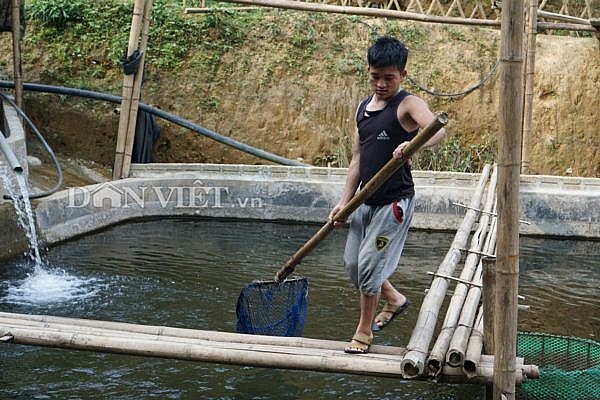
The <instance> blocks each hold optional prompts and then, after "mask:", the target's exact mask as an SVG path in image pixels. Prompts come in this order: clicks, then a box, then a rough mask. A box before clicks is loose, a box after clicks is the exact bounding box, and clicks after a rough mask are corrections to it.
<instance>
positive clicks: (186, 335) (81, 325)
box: [0, 312, 406, 356]
mask: <svg viewBox="0 0 600 400" xmlns="http://www.w3.org/2000/svg"><path fill="white" fill-rule="evenodd" d="M2 324H5V325H12V324H18V325H23V326H32V327H38V328H40V327H46V328H49V329H59V330H68V329H77V330H78V331H82V332H88V333H95V334H106V333H107V331H110V334H111V335H115V336H131V335H148V336H153V337H154V340H161V339H163V338H164V339H165V340H175V341H191V342H193V341H209V342H210V341H212V342H236V343H243V344H249V345H252V344H257V345H274V346H287V347H308V348H315V349H323V350H339V351H342V350H343V349H344V346H346V345H347V343H346V342H342V341H333V340H320V339H309V338H302V337H282V336H266V335H249V334H239V333H232V332H214V331H206V330H195V329H186V328H173V327H166V326H150V325H139V324H130V323H124V322H113V321H97V320H89V319H79V318H68V317H55V316H48V315H30V314H13V313H3V312H0V325H2ZM370 351H371V352H372V353H374V354H387V355H393V356H402V355H403V354H404V353H406V349H404V348H402V347H395V346H381V345H372V346H371V348H370Z"/></svg>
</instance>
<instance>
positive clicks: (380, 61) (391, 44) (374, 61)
mask: <svg viewBox="0 0 600 400" xmlns="http://www.w3.org/2000/svg"><path fill="white" fill-rule="evenodd" d="M407 60H408V49H407V48H406V46H405V45H404V44H403V43H402V42H401V41H399V40H398V39H396V38H393V37H390V36H381V37H379V38H377V40H375V43H373V44H372V45H371V47H369V50H367V62H368V63H369V66H370V67H374V68H382V67H389V66H396V67H398V69H399V70H400V71H403V70H404V68H406V61H407Z"/></svg>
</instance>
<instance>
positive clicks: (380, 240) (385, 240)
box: [375, 236, 390, 251]
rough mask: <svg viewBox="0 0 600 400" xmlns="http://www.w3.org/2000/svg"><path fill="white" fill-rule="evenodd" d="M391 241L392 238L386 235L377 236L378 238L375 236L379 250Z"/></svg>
mask: <svg viewBox="0 0 600 400" xmlns="http://www.w3.org/2000/svg"><path fill="white" fill-rule="evenodd" d="M389 243H390V239H388V238H386V237H385V236H377V238H375V247H376V248H377V251H381V250H383V249H385V247H386V246H387V245H388V244H389Z"/></svg>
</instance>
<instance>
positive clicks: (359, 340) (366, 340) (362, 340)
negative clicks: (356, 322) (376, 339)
mask: <svg viewBox="0 0 600 400" xmlns="http://www.w3.org/2000/svg"><path fill="white" fill-rule="evenodd" d="M352 341H353V342H355V344H353V343H352V342H350V343H348V345H347V346H346V347H345V348H344V353H348V354H367V353H368V352H369V348H370V347H371V342H372V341H373V336H369V335H365V334H364V333H360V332H358V333H356V334H354V336H353V337H352Z"/></svg>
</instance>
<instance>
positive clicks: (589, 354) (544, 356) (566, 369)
mask: <svg viewBox="0 0 600 400" xmlns="http://www.w3.org/2000/svg"><path fill="white" fill-rule="evenodd" d="M517 354H518V355H519V356H520V357H523V358H524V360H525V363H526V364H535V365H538V366H539V367H540V377H539V378H538V379H531V380H528V381H526V382H524V383H523V384H522V385H521V387H520V391H519V397H518V398H519V399H522V400H538V399H540V400H541V399H543V400H555V399H556V400H559V399H560V400H570V399H573V400H574V399H577V400H598V399H600V343H598V342H595V341H593V340H590V339H582V338H576V337H566V336H557V335H550V334H543V333H527V332H519V334H518V336H517Z"/></svg>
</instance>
